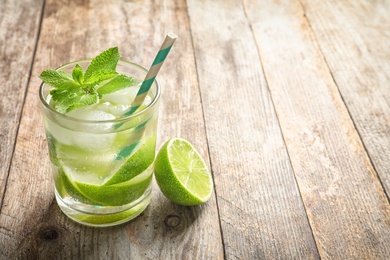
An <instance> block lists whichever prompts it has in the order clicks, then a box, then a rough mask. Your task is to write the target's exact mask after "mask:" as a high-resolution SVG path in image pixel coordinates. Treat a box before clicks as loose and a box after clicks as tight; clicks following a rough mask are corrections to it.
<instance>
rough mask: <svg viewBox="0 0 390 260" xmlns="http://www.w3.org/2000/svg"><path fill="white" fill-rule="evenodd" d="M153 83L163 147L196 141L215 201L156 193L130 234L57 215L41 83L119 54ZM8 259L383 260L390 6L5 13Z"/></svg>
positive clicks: (116, 4) (100, 6)
mask: <svg viewBox="0 0 390 260" xmlns="http://www.w3.org/2000/svg"><path fill="white" fill-rule="evenodd" d="M168 32H175V33H176V34H177V35H178V36H179V38H178V39H177V41H176V43H175V46H174V47H173V49H172V51H171V53H170V55H169V56H168V60H167V61H166V63H165V64H164V66H163V68H162V70H161V71H160V74H159V77H158V78H159V80H160V83H161V84H162V86H163V95H162V105H161V109H160V117H159V118H160V121H159V129H158V133H159V137H158V147H161V145H162V144H163V143H164V142H165V141H166V140H168V139H169V138H171V137H174V136H181V137H184V138H186V139H188V140H190V141H191V142H192V143H193V144H194V145H195V146H196V147H197V149H198V150H199V151H200V152H201V154H202V155H203V156H204V158H205V159H206V161H207V164H208V165H209V166H210V168H211V172H212V174H213V178H214V181H215V193H214V196H212V199H211V200H210V201H209V202H208V203H206V204H204V205H202V206H197V207H182V206H178V205H174V204H173V203H171V202H170V201H168V199H166V198H165V197H164V196H163V195H162V193H161V192H160V191H159V189H158V187H157V185H156V184H155V183H154V188H153V201H152V203H151V205H150V206H149V207H148V208H147V209H146V211H145V212H144V213H143V214H142V215H141V216H139V217H138V218H137V219H135V220H133V221H131V222H129V223H127V224H124V225H120V226H117V227H113V228H102V229H97V228H89V227H85V226H81V225H79V224H76V223H74V222H72V221H71V220H69V219H68V218H67V217H65V215H64V214H62V213H61V211H60V210H59V208H58V206H57V204H56V202H55V199H54V192H53V182H52V176H51V173H50V164H49V157H48V153H47V143H46V140H45V133H44V129H43V122H42V116H41V114H40V105H39V98H38V88H39V85H40V80H39V78H38V77H37V76H38V75H39V74H40V72H41V71H42V70H43V69H47V68H55V67H58V66H59V65H61V64H64V63H67V62H69V61H73V60H76V59H81V58H84V57H93V56H95V55H97V54H98V53H99V52H101V51H103V50H105V49H107V48H109V47H112V46H119V50H120V51H121V53H122V58H124V59H127V60H132V61H134V62H136V63H139V64H142V65H143V66H145V67H149V66H150V64H151V62H152V59H153V57H154V55H155V53H156V52H157V50H158V48H159V46H160V44H161V42H162V40H163V39H164V36H165V34H166V33H168ZM0 130H1V131H0V151H1V155H0V210H1V214H0V259H35V258H39V259H223V258H226V259H319V258H322V259H390V205H389V194H390V1H388V0H383V1H379V0H378V1H375V0H373V1H364V0H349V1H346V0H345V1H344V0H339V1H337V0H328V1H322V0H291V1H290V0H282V1H270V0H268V1H255V0H242V1H233V0H230V1H225V0H216V1H207V0H201V1H198V0H187V1H185V0H165V1H159V0H156V1H151V0H144V1H143V0H106V1H104V0H89V1H82V0H77V1H66V0H47V1H44V0H18V1H11V0H0Z"/></svg>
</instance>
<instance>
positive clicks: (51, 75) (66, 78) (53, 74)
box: [39, 70, 80, 89]
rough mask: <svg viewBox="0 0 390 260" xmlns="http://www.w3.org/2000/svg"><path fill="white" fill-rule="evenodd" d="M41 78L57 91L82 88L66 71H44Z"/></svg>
mask: <svg viewBox="0 0 390 260" xmlns="http://www.w3.org/2000/svg"><path fill="white" fill-rule="evenodd" d="M39 78H40V79H42V80H43V82H45V83H46V84H49V85H50V86H52V87H54V88H56V89H75V88H80V85H79V84H78V83H77V82H75V81H74V80H73V78H72V76H71V75H70V74H68V73H66V72H64V71H56V70H44V71H43V72H42V73H41V75H39Z"/></svg>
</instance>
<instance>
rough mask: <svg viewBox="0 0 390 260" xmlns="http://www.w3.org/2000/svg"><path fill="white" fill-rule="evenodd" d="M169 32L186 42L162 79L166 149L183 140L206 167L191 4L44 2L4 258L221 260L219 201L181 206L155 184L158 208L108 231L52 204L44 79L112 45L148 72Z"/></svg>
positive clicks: (6, 213)
mask: <svg viewBox="0 0 390 260" xmlns="http://www.w3.org/2000/svg"><path fill="white" fill-rule="evenodd" d="M156 25H158V26H156ZM170 31H174V32H175V33H177V34H178V35H179V36H180V37H179V39H178V40H177V41H176V44H175V46H174V47H173V49H172V51H171V53H170V55H169V57H168V60H167V61H166V63H165V64H164V67H163V68H162V69H161V71H160V76H159V80H160V82H161V84H162V86H163V97H162V105H161V111H160V112H161V114H160V115H161V117H160V119H161V120H160V124H159V125H160V127H159V131H160V139H159V145H161V144H162V142H164V141H166V140H167V139H168V138H170V137H173V136H176V135H179V136H183V137H185V138H188V139H189V140H190V141H192V142H193V143H194V145H195V146H196V147H197V148H198V149H199V151H200V153H201V154H202V155H203V156H204V158H206V159H208V149H207V142H206V136H205V129H204V122H203V116H202V108H201V101H200V96H199V90H198V82H197V76H196V71H195V61H194V57H193V50H192V45H191V37H190V34H189V23H188V17H187V14H186V5H185V1H182V0H178V1H172V2H165V1H160V2H157V1H135V2H134V1H111V2H107V1H103V0H91V1H70V2H69V1H65V0H61V1H58V0H49V1H46V6H45V12H44V20H43V25H42V34H41V37H40V41H39V46H38V50H37V55H36V59H35V63H34V69H33V76H32V79H31V81H30V84H29V90H28V95H27V99H26V106H25V109H24V111H23V116H22V121H21V128H20V132H19V135H18V139H17V144H16V150H15V156H14V159H13V162H12V166H11V171H10V176H9V184H8V186H7V190H6V194H5V200H4V207H3V211H2V214H1V216H0V223H1V224H0V225H1V229H0V230H2V233H1V234H0V236H1V237H0V238H1V239H0V248H2V254H1V255H0V258H7V257H8V258H10V257H11V258H12V257H20V258H22V259H23V258H26V257H31V258H34V257H37V258H40V259H41V258H42V259H53V258H64V259H158V258H160V259H169V258H171V259H183V258H186V257H192V256H193V257H195V258H199V259H222V258H223V248H222V239H221V234H220V227H219V220H218V212H217V206H216V200H215V198H214V197H213V198H212V199H211V201H209V202H208V203H207V204H206V205H203V206H199V207H181V206H175V205H173V204H172V203H171V202H169V201H168V200H167V199H166V198H165V197H164V196H162V194H161V193H160V191H159V190H158V188H157V187H156V185H154V189H153V196H154V198H153V201H152V203H151V205H150V206H149V207H148V208H147V210H146V211H145V212H144V213H143V214H142V215H141V216H140V217H138V218H137V219H135V220H134V221H132V222H130V223H128V224H125V225H122V226H118V227H113V228H104V229H96V228H88V227H84V226H80V225H78V224H75V223H73V222H72V221H70V220H68V219H67V218H66V217H65V216H64V215H63V214H61V213H60V210H59V209H58V207H57V205H56V202H55V201H54V197H53V191H52V189H53V184H52V179H51V175H50V169H49V163H48V156H47V152H46V151H47V148H46V142H45V138H44V130H43V122H42V119H41V116H40V115H39V114H38V113H37V109H38V107H39V100H38V95H37V93H38V87H39V84H40V82H39V80H38V78H37V76H38V75H39V73H40V72H41V71H42V70H43V69H46V68H54V67H57V66H59V65H60V64H63V63H66V62H69V61H71V60H75V59H80V58H84V57H86V56H87V57H92V56H95V55H96V54H98V53H99V52H100V51H102V50H104V49H106V48H108V47H111V46H115V45H118V46H119V49H120V51H121V53H122V57H123V58H125V59H128V60H133V61H134V62H137V63H140V64H142V65H144V66H149V65H150V63H151V62H152V60H153V58H154V55H155V54H156V53H157V51H158V49H159V47H160V44H161V43H162V40H163V39H164V37H165V34H166V33H168V32H170ZM26 191H28V192H26Z"/></svg>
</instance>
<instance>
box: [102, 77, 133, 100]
mask: <svg viewBox="0 0 390 260" xmlns="http://www.w3.org/2000/svg"><path fill="white" fill-rule="evenodd" d="M138 83H139V81H138V80H136V79H134V78H132V77H129V76H126V75H119V76H116V77H115V78H113V79H112V80H110V81H109V82H107V83H106V84H104V85H103V86H101V87H100V88H98V89H97V92H98V93H99V94H100V95H105V94H109V93H112V92H115V91H118V90H120V89H123V88H127V87H130V86H135V85H137V84H138Z"/></svg>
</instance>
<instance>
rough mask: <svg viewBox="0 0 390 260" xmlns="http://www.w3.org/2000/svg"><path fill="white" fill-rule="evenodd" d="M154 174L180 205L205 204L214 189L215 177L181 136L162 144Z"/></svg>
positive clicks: (169, 196)
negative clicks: (213, 177)
mask: <svg viewBox="0 0 390 260" xmlns="http://www.w3.org/2000/svg"><path fill="white" fill-rule="evenodd" d="M154 173H155V177H156V181H157V184H158V186H159V187H160V189H161V191H162V192H163V194H164V195H165V196H166V197H167V198H168V199H170V200H171V201H172V202H174V203H176V204H179V205H185V206H194V205H199V204H202V203H204V202H206V201H207V200H209V199H210V197H211V194H212V192H213V181H212V177H211V174H210V172H209V170H208V169H207V166H206V164H205V162H204V161H203V159H202V157H201V155H200V154H199V153H198V152H197V151H196V150H195V148H194V147H193V146H192V145H191V144H190V143H189V142H188V141H186V140H184V139H182V138H172V139H170V140H169V141H167V142H166V143H165V144H164V145H163V147H162V148H161V150H160V152H159V153H158V154H157V157H156V161H155V165H154Z"/></svg>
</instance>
